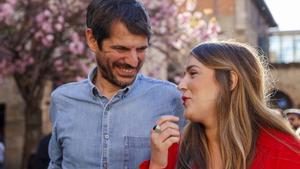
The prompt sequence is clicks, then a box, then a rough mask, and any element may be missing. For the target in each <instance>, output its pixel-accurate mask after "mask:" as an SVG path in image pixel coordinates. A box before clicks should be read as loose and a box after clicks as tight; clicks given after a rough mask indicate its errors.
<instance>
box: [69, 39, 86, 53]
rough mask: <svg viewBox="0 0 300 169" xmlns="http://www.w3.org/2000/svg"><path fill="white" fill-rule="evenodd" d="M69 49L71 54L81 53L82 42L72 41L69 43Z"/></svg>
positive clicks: (82, 49)
mask: <svg viewBox="0 0 300 169" xmlns="http://www.w3.org/2000/svg"><path fill="white" fill-rule="evenodd" d="M69 50H70V52H72V53H73V54H75V55H77V54H82V53H83V51H84V44H83V43H82V42H81V41H73V42H71V43H70V44H69Z"/></svg>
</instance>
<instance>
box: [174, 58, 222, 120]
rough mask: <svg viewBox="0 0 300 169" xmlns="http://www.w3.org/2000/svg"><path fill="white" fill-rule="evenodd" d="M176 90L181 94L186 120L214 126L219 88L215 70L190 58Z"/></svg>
mask: <svg viewBox="0 0 300 169" xmlns="http://www.w3.org/2000/svg"><path fill="white" fill-rule="evenodd" d="M178 88H179V89H180V90H181V92H182V100H183V104H184V106H185V112H184V116H185V117H186V118H187V119H189V120H190V121H192V122H199V123H202V124H204V125H211V124H213V125H216V122H217V113H216V100H217V97H218V93H219V90H220V88H219V85H218V83H217V81H216V79H215V70H213V69H210V68H208V67H206V66H204V65H203V64H202V63H200V62H199V61H198V60H197V59H196V58H195V57H194V56H190V57H189V59H188V61H187V65H186V68H185V75H184V77H183V79H181V81H180V83H179V85H178Z"/></svg>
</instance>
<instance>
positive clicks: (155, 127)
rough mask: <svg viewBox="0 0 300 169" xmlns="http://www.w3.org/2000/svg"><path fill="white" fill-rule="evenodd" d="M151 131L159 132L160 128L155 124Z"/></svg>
mask: <svg viewBox="0 0 300 169" xmlns="http://www.w3.org/2000/svg"><path fill="white" fill-rule="evenodd" d="M153 131H155V132H156V133H161V128H160V126H159V125H158V124H157V125H155V126H154V127H153Z"/></svg>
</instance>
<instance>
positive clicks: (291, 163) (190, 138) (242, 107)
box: [140, 42, 300, 169]
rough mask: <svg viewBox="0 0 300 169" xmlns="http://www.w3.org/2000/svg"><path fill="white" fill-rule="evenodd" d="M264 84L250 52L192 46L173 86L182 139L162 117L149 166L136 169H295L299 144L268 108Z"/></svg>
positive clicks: (228, 45) (222, 45) (219, 45)
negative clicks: (179, 96) (180, 102)
mask: <svg viewBox="0 0 300 169" xmlns="http://www.w3.org/2000/svg"><path fill="white" fill-rule="evenodd" d="M265 79H267V75H266V71H265V69H264V67H263V62H262V60H261V59H260V58H259V56H258V54H257V52H256V51H255V50H254V49H252V48H250V47H249V46H247V45H245V44H241V43H236V42H210V43H202V44H199V45H197V46H196V47H195V48H193V49H192V51H191V56H190V57H189V58H188V61H187V66H186V71H185V75H184V78H183V79H182V80H181V82H180V84H179V85H178V88H179V89H180V90H181V92H182V100H183V104H184V106H185V112H184V116H185V117H186V118H187V119H188V120H189V123H188V124H187V126H186V127H185V129H184V132H183V136H180V134H179V130H178V126H177V125H176V121H178V118H177V117H174V116H165V117H162V118H161V119H160V120H158V122H157V125H156V126H155V127H154V129H153V131H152V132H151V146H152V148H151V149H152V150H151V152H152V154H151V160H150V161H145V162H144V163H142V164H141V165H140V168H141V169H145V168H151V169H155V168H168V169H174V168H177V169H188V168H200V169H296V168H297V169H299V168H300V142H299V138H298V137H297V136H296V135H295V134H294V132H293V131H292V129H291V128H290V127H289V126H288V124H287V122H285V121H284V120H283V119H281V118H280V117H279V116H277V115H276V114H275V113H274V112H273V111H272V110H271V109H269V108H268V107H267V105H266V99H267V98H266V92H267V91H266V86H267V85H266V83H265ZM179 140H180V146H178V144H174V143H178V142H179Z"/></svg>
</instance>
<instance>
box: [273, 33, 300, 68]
mask: <svg viewBox="0 0 300 169" xmlns="http://www.w3.org/2000/svg"><path fill="white" fill-rule="evenodd" d="M269 41H270V47H269V59H270V62H272V63H293V62H300V32H297V33H295V32H291V33H289V32H284V33H282V34H281V33H280V32H277V33H275V34H273V35H272V36H270V37H269Z"/></svg>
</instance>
